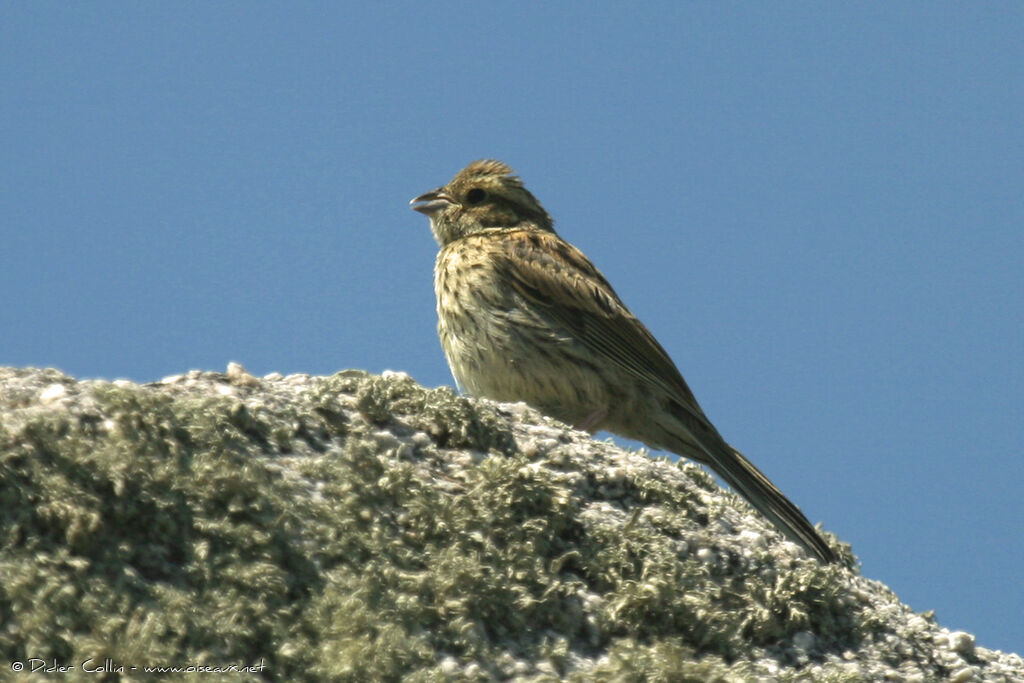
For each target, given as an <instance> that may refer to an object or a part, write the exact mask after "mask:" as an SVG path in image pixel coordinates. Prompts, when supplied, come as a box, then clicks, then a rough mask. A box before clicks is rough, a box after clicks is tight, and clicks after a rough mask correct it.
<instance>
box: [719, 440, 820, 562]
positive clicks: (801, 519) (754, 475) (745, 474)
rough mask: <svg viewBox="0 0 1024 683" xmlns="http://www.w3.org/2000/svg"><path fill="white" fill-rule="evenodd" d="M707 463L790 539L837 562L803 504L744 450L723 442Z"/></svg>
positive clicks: (813, 552)
mask: <svg viewBox="0 0 1024 683" xmlns="http://www.w3.org/2000/svg"><path fill="white" fill-rule="evenodd" d="M709 455H710V457H709V458H708V461H707V462H708V464H709V465H711V467H712V469H714V470H715V472H716V473H717V474H718V475H719V476H720V477H722V479H724V480H725V481H726V483H728V484H729V486H731V487H732V488H733V489H735V490H736V491H737V492H738V493H739V494H740V495H741V496H743V497H744V498H746V499H747V501H748V502H749V503H750V504H751V505H753V506H754V507H755V508H757V510H758V511H760V512H761V514H763V515H764V516H765V517H767V518H768V519H770V520H771V521H772V523H773V524H774V525H775V526H776V527H777V528H778V529H779V530H780V531H781V532H782V533H784V534H785V535H786V536H787V537H788V538H789V539H790V540H791V541H793V542H794V543H797V544H798V545H801V546H803V547H804V548H805V549H806V550H807V552H809V553H811V554H813V555H815V556H816V557H817V558H818V559H819V560H821V561H822V562H826V563H828V562H836V561H837V560H838V558H837V556H836V554H835V551H834V550H832V548H831V547H830V546H829V544H828V543H827V542H826V541H825V539H824V538H822V537H821V534H819V533H818V531H817V530H816V529H815V528H814V527H813V526H812V525H811V523H810V522H809V521H807V517H805V516H804V513H802V512H800V508H798V507H797V506H796V505H794V504H793V503H792V501H790V500H789V498H786V496H785V495H784V494H783V493H782V491H780V490H779V489H778V488H776V486H775V484H773V483H772V482H771V481H770V480H769V479H768V477H766V476H765V475H764V474H763V473H762V472H761V470H759V469H757V468H756V467H754V464H753V463H752V462H750V461H749V460H747V459H746V458H745V457H744V456H743V454H742V453H740V452H739V451H738V450H736V449H735V448H733V447H732V446H730V445H728V444H725V443H723V444H722V446H721V448H715V449H713V452H711V453H710V454H709Z"/></svg>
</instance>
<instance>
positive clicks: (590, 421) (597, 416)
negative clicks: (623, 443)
mask: <svg viewBox="0 0 1024 683" xmlns="http://www.w3.org/2000/svg"><path fill="white" fill-rule="evenodd" d="M607 416H608V408H607V406H606V407H604V408H598V409H597V410H595V411H594V412H592V413H591V414H590V415H587V416H586V417H585V418H584V419H583V422H580V423H579V424H578V425H576V429H579V430H580V431H583V432H594V431H595V430H594V427H596V426H597V423H598V422H600V421H601V420H603V419H604V418H605V417H607Z"/></svg>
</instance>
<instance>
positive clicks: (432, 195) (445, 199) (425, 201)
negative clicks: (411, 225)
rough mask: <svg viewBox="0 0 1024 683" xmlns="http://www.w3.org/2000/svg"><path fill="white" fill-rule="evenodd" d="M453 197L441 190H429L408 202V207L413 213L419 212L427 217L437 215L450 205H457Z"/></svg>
mask: <svg viewBox="0 0 1024 683" xmlns="http://www.w3.org/2000/svg"><path fill="white" fill-rule="evenodd" d="M457 203H458V202H456V201H455V197H453V196H451V195H450V194H448V193H447V192H445V191H444V190H441V189H437V190H431V191H430V192H426V193H424V194H421V195H420V196H419V197H416V199H414V200H412V201H411V202H409V205H410V207H411V208H412V210H413V211H419V212H420V213H422V214H426V215H427V216H429V215H431V214H434V213H437V212H438V211H440V210H442V209H444V208H445V207H447V206H450V205H452V204H457Z"/></svg>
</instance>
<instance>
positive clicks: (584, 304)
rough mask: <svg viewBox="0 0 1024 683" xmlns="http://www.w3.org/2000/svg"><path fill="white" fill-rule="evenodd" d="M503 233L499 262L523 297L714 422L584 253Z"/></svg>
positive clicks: (542, 236) (557, 242)
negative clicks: (705, 413) (705, 414)
mask: <svg viewBox="0 0 1024 683" xmlns="http://www.w3.org/2000/svg"><path fill="white" fill-rule="evenodd" d="M502 232H503V233H504V234H503V235H502V237H503V239H502V240H501V245H502V251H501V252H500V253H499V254H496V256H497V257H498V258H497V261H498V263H497V264H496V266H497V267H498V268H500V269H501V270H503V271H504V272H503V273H502V275H503V276H504V278H503V281H505V282H511V283H512V286H513V287H514V288H515V289H516V291H517V292H518V293H519V295H520V296H522V297H523V298H525V299H527V300H528V301H529V302H530V303H531V305H534V306H537V307H539V308H541V309H542V310H544V311H545V312H546V313H547V315H549V316H550V317H551V318H553V319H554V320H555V321H557V322H558V323H560V324H561V325H563V326H564V327H565V328H567V329H568V330H569V331H570V332H571V333H572V335H573V337H574V338H575V339H578V340H579V341H580V342H581V343H583V344H585V345H586V346H588V347H589V348H591V349H592V350H593V351H595V352H596V353H598V354H600V355H601V356H603V357H604V358H606V359H607V360H608V361H610V362H612V363H615V364H616V365H618V366H620V367H622V368H623V369H625V370H627V371H628V372H630V373H632V374H633V375H635V376H636V377H638V378H640V379H642V380H644V381H646V382H649V383H651V384H652V385H654V386H656V387H659V388H661V389H662V390H663V391H665V392H666V393H668V394H669V395H670V396H672V397H673V398H675V399H676V400H677V401H678V402H679V403H680V404H681V405H682V407H683V408H684V409H685V411H686V412H687V413H690V416H691V418H693V419H696V420H697V421H698V422H700V423H706V424H707V425H708V426H710V422H709V421H708V419H707V418H706V417H705V416H704V413H703V411H702V410H701V408H700V405H699V404H698V403H697V399H696V398H695V397H694V395H693V392H692V391H690V387H689V386H687V384H686V381H685V380H684V379H683V376H682V375H681V374H680V373H679V370H678V369H677V368H676V366H675V364H674V363H673V362H672V359H671V358H669V355H668V353H666V352H665V349H663V348H662V346H661V344H659V343H658V341H657V340H656V339H655V338H654V335H652V334H651V333H650V332H649V331H648V330H647V328H646V327H644V325H643V323H641V322H640V321H639V320H638V319H637V317H636V316H635V315H633V313H632V312H631V311H630V310H629V309H628V308H626V305H625V304H623V303H622V301H621V300H620V299H619V297H618V295H617V294H616V293H615V290H613V289H612V286H611V285H610V284H608V281H607V280H605V278H604V276H603V275H601V272H600V271H599V270H598V269H597V268H596V267H594V264H592V263H591V262H590V260H589V259H588V258H587V257H586V256H585V255H584V254H583V252H581V251H580V250H579V249H577V248H576V247H574V246H572V245H571V244H569V243H568V242H566V241H565V240H563V239H561V238H560V237H558V235H556V234H554V233H550V232H541V231H537V230H529V229H525V230H524V229H512V230H504V231H502ZM502 256H504V258H502ZM712 429H713V427H712Z"/></svg>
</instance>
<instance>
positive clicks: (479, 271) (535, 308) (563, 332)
mask: <svg viewBox="0 0 1024 683" xmlns="http://www.w3.org/2000/svg"><path fill="white" fill-rule="evenodd" d="M413 205H414V206H413V208H414V209H416V210H417V211H420V212H422V213H424V214H426V215H428V216H429V217H430V224H431V229H432V230H433V233H434V236H435V238H436V239H437V241H438V243H439V244H440V245H441V251H440V253H439V254H438V256H437V262H436V264H435V267H434V288H435V293H436V295H437V313H438V333H439V335H440V337H441V345H442V347H443V348H444V352H445V355H446V356H447V358H448V363H449V365H450V366H451V369H452V374H453V375H454V376H455V379H456V381H457V382H458V383H459V385H460V386H461V387H462V388H463V389H464V390H466V391H468V392H469V393H470V394H474V395H477V396H486V397H488V398H492V399H495V400H499V401H525V402H526V403H528V404H530V405H532V406H534V407H535V408H537V409H538V410H540V411H541V412H544V413H546V414H548V415H551V416H552V417H556V418H558V419H560V420H563V421H564V422H567V423H569V424H573V425H576V426H577V427H580V428H582V429H587V430H588V431H591V432H595V431H599V430H607V431H610V432H614V433H616V434H620V435H622V436H625V437H628V438H631V439H636V440H639V441H642V442H644V443H646V444H648V445H649V446H651V447H652V448H656V449H664V450H668V451H672V452H674V453H677V454H679V455H683V456H685V457H688V458H690V459H692V460H695V461H697V462H700V463H703V464H705V465H707V466H709V467H710V468H711V469H713V470H714V471H715V472H716V473H718V474H719V476H721V477H722V478H723V479H724V480H725V481H726V482H728V483H729V484H730V485H731V486H732V487H733V488H734V489H736V490H737V491H738V492H739V493H740V494H741V495H742V496H743V497H744V498H746V499H747V500H748V501H750V503H751V504H752V505H753V506H754V507H756V508H757V509H758V510H760V511H761V512H762V514H764V515H765V516H767V517H768V518H769V519H770V520H772V522H773V523H774V524H775V525H776V526H777V527H778V528H779V529H780V530H781V531H783V532H784V533H785V534H786V535H787V536H788V537H789V538H790V539H792V540H793V541H795V542H797V543H799V544H800V545H802V546H803V547H804V548H806V549H807V550H808V551H809V552H810V553H812V554H814V555H815V556H817V557H818V558H819V559H821V560H822V561H825V562H833V561H835V559H836V556H835V553H834V552H833V551H832V549H831V548H830V547H829V546H828V544H827V543H826V542H825V540H824V539H823V538H822V537H821V536H820V535H819V534H818V533H817V531H815V529H814V527H812V526H811V524H810V522H808V521H807V518H806V517H804V515H803V513H801V512H800V510H799V509H798V508H797V507H796V506H795V505H793V503H791V502H790V501H789V500H788V499H787V498H786V497H785V496H784V495H783V494H782V492H780V491H779V490H778V489H777V488H776V487H775V486H774V485H773V484H772V483H771V482H770V481H769V480H768V479H767V478H766V477H765V476H764V475H763V474H762V473H761V472H760V471H759V470H758V469H757V468H756V467H754V465H753V464H751V463H750V462H749V461H748V460H747V459H746V458H745V457H743V455H742V454H740V453H739V452H738V451H736V450H735V449H734V448H732V447H731V446H729V444H728V443H726V441H725V440H724V439H723V438H722V437H721V435H720V434H719V433H718V431H717V430H716V429H715V427H714V426H713V425H712V424H711V422H710V421H709V420H708V419H707V417H706V416H705V415H704V412H703V410H701V408H700V405H699V404H698V403H697V400H696V398H695V397H694V395H693V392H691V391H690V388H689V387H688V386H687V384H686V382H685V380H683V377H682V375H681V374H680V373H679V370H678V369H677V368H676V366H675V364H674V363H673V362H672V360H671V359H670V358H669V356H668V354H667V353H666V352H665V350H664V349H663V348H662V347H661V345H660V344H659V343H658V342H657V340H655V338H654V337H653V336H652V335H651V333H650V332H649V331H648V330H647V328H646V327H644V325H643V323H641V322H640V321H639V320H638V319H637V318H636V316H634V315H633V314H632V313H631V312H630V311H629V309H628V308H626V306H625V305H624V304H623V303H622V302H621V301H620V300H619V297H618V296H617V295H616V294H615V291H614V290H613V289H612V287H611V285H610V284H608V281H607V280H605V278H604V276H603V275H601V273H600V272H599V271H598V270H597V268H595V267H594V265H593V264H592V263H591V262H590V261H589V260H588V259H587V257H586V256H585V255H584V254H583V252H581V251H580V250H579V249H577V248H576V247H574V246H572V245H571V244H569V243H568V242H566V241H564V240H562V239H561V238H560V237H559V236H558V235H557V234H555V231H554V228H553V222H552V220H551V217H550V216H549V215H548V214H547V212H546V211H545V210H544V208H543V207H542V206H541V204H540V202H538V201H537V199H536V198H535V197H534V196H533V195H532V194H530V192H529V191H528V190H526V188H525V187H523V184H522V182H521V181H520V180H519V178H518V177H516V176H515V175H514V174H513V171H512V169H510V168H509V167H508V166H506V165H505V164H503V163H501V162H500V161H493V160H485V161H476V162H473V163H472V164H470V165H469V166H467V167H466V168H465V169H463V170H462V171H460V172H459V173H458V174H457V175H456V176H455V177H454V178H453V179H452V181H451V182H449V183H448V184H447V185H445V186H443V187H440V188H438V189H436V190H433V191H431V192H428V193H426V194H423V195H421V196H419V197H417V198H416V199H414V200H413Z"/></svg>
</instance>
